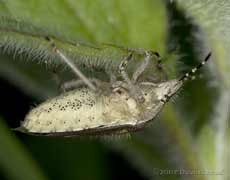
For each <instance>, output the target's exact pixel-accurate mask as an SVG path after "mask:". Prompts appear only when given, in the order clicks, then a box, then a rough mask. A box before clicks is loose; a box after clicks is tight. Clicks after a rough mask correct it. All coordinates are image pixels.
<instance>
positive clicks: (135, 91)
mask: <svg viewBox="0 0 230 180" xmlns="http://www.w3.org/2000/svg"><path fill="white" fill-rule="evenodd" d="M132 56H133V55H132V53H129V55H128V56H127V57H126V58H125V59H124V60H123V61H122V62H121V63H120V65H119V73H120V74H121V76H122V78H123V79H124V81H125V82H126V83H127V86H128V89H129V91H130V94H131V95H132V96H133V97H134V98H135V99H136V100H137V101H139V102H143V101H144V97H143V94H142V92H141V90H140V89H139V87H138V86H135V85H134V84H133V82H132V81H131V80H130V78H129V76H128V74H127V73H126V71H125V69H126V67H127V65H128V62H129V60H131V59H132Z"/></svg>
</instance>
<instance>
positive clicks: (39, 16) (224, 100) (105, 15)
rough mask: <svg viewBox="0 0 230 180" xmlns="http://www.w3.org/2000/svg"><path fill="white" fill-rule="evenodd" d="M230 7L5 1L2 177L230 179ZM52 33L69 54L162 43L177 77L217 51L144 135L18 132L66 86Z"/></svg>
mask: <svg viewBox="0 0 230 180" xmlns="http://www.w3.org/2000/svg"><path fill="white" fill-rule="evenodd" d="M228 8H230V3H229V2H228V1H227V0H220V1H212V2H211V1H208V0H204V1H198V0H195V1H192V0H187V1H185V0H184V1H183V0H177V1H166V0H165V1H163V0H143V1H139V0H108V1H105V0H94V1H92V0H78V1H75V0H49V1H45V0H20V1H16V0H0V100H1V103H0V179H15V180H19V179H22V180H27V179H28V180H30V179H33V180H36V179H38V180H43V179H89V180H94V179H95V180H97V179H100V180H101V179H118V178H119V179H128V178H130V179H208V180H209V179H218V180H219V179H220V180H221V179H226V180H227V179H229V178H230V176H229V174H228V171H227V170H229V168H230V167H229V162H230V155H229V154H230V153H229V149H230V148H229V144H230V143H229V142H230V141H229V132H230V131H229V114H230V107H229V104H230V93H229V88H230V82H229V78H230V76H229V72H230V63H229V44H230V43H229V37H230V33H229V29H230V28H229V27H228V26H229V25H230V23H229V22H228V21H229V20H228V19H229V17H230V12H229V11H228ZM47 35H49V36H51V37H56V38H58V39H60V40H62V42H63V43H62V44H61V43H60V45H63V50H66V51H67V50H68V43H69V42H73V43H78V42H82V43H87V44H92V45H95V46H96V47H97V46H100V44H102V43H110V44H116V45H122V46H124V47H132V48H146V49H153V50H156V51H158V52H159V53H160V54H161V55H162V57H163V62H164V67H165V68H166V70H167V72H176V74H177V75H180V74H183V72H185V71H186V70H190V69H191V68H192V67H193V66H194V65H196V64H197V63H198V62H200V61H201V60H202V59H203V58H204V57H205V55H206V54H207V53H208V52H209V51H212V54H213V56H212V59H211V61H210V62H209V63H208V64H207V66H206V67H204V68H203V69H202V70H201V71H199V73H198V77H197V78H196V80H194V81H191V82H189V83H187V84H186V86H185V87H184V88H183V90H182V91H181V92H180V93H179V97H177V98H176V99H175V100H174V101H173V102H170V103H169V104H168V105H167V106H166V107H165V109H164V111H163V112H162V113H161V115H160V116H159V117H158V118H156V119H155V120H154V122H153V123H152V124H151V125H150V126H149V127H146V128H145V129H144V130H143V131H141V132H136V133H131V134H129V135H124V136H115V135H114V136H109V137H108V136H106V137H81V138H47V137H33V136H29V135H25V134H20V133H15V132H12V131H11V128H14V127H17V126H19V124H20V121H22V120H23V118H24V117H25V115H26V113H27V112H28V111H29V110H30V109H31V107H33V106H34V105H36V104H38V103H40V102H42V101H44V100H45V99H47V98H48V97H52V96H55V95H57V94H58V93H59V91H58V87H57V85H56V84H55V82H54V80H53V79H52V63H54V62H53V61H55V58H53V57H52V56H51V55H50V54H51V53H50V49H49V48H47V47H46V45H45V42H44V38H43V37H44V36H47ZM33 36H34V37H33ZM35 37H40V38H35ZM66 44H67V45H66ZM76 49H77V47H76ZM80 53H81V52H80ZM107 55H108V54H106V53H105V57H106V56H107ZM46 60H50V62H51V65H49V64H47V61H46ZM74 60H75V61H76V62H77V61H79V60H78V59H74ZM114 63H115V62H114ZM66 71H67V69H63V70H62V72H61V73H62V74H63V76H64V77H63V78H64V79H67V77H68V73H67V72H66ZM91 73H92V75H93V76H94V75H95V74H96V73H95V74H94V72H91ZM168 74H169V77H170V78H173V77H175V76H176V75H175V73H168ZM179 171H180V173H178V172H179Z"/></svg>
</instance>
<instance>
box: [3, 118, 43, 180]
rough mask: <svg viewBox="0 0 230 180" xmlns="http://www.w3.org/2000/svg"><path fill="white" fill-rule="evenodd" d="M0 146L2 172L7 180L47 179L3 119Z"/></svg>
mask: <svg viewBox="0 0 230 180" xmlns="http://www.w3.org/2000/svg"><path fill="white" fill-rule="evenodd" d="M0 144H1V148H0V170H1V171H2V172H3V174H4V176H5V177H6V178H7V179H12V180H13V179H15V180H20V179H21V180H24V179H34V180H45V179H47V178H46V177H45V176H44V174H43V173H42V172H41V170H40V168H39V166H38V165H37V164H36V163H35V161H34V160H33V159H32V158H31V156H30V153H29V152H27V150H26V149H25V147H23V145H22V144H21V143H20V141H18V139H17V138H16V137H15V136H14V135H13V134H12V132H10V130H9V127H7V126H6V125H5V123H4V122H3V120H2V119H0Z"/></svg>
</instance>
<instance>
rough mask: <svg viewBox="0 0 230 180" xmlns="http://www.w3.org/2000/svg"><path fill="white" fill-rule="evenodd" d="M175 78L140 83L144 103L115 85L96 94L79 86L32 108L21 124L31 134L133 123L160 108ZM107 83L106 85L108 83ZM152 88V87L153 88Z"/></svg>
mask: <svg viewBox="0 0 230 180" xmlns="http://www.w3.org/2000/svg"><path fill="white" fill-rule="evenodd" d="M176 82H178V81H177V80H174V81H169V82H167V83H166V82H165V83H160V84H159V85H158V86H156V85H155V84H154V85H152V84H151V83H150V84H148V85H142V86H143V87H141V88H142V89H143V91H144V92H145V102H144V103H142V104H139V103H137V102H136V100H135V99H134V98H133V97H131V96H130V94H129V92H128V91H127V90H125V89H122V88H121V89H119V88H117V90H116V91H111V92H110V93H108V94H106V95H105V94H97V93H95V92H93V91H91V90H90V89H88V88H79V89H75V90H72V91H69V92H66V93H64V94H62V95H60V96H58V97H55V98H53V99H49V100H47V101H46V102H44V103H42V104H40V105H39V106H38V107H36V108H34V109H32V110H31V111H30V112H29V113H28V115H27V116H26V118H25V121H24V122H22V124H21V126H22V127H23V128H25V129H26V130H27V131H28V132H32V133H57V132H73V131H74V132H75V131H82V130H88V129H96V128H98V127H108V128H111V127H118V126H122V125H132V126H136V125H138V124H141V123H145V122H147V121H149V120H151V119H153V118H154V117H155V116H156V115H157V114H158V113H159V111H160V110H161V109H162V107H163V105H164V104H163V103H162V102H161V98H163V97H164V93H166V94H169V92H171V93H175V92H176V91H177V90H178V88H179V87H180V86H181V85H179V86H177V88H176V89H171V87H172V86H173V85H176ZM108 86H109V84H108ZM154 88H155V89H154Z"/></svg>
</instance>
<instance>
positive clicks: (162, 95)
mask: <svg viewBox="0 0 230 180" xmlns="http://www.w3.org/2000/svg"><path fill="white" fill-rule="evenodd" d="M47 40H48V41H50V42H51V44H52V47H53V50H54V51H55V53H57V54H58V55H59V56H60V58H61V59H62V60H63V61H64V62H65V63H66V64H67V65H68V66H69V67H70V68H71V69H72V70H73V72H74V73H75V74H76V75H77V76H78V77H79V80H76V81H72V82H69V83H66V84H65V85H64V87H65V88H67V89H68V88H73V87H74V89H73V90H69V91H67V92H65V93H63V94H61V95H59V96H57V97H54V98H52V99H49V100H47V101H45V102H43V103H42V104H40V105H38V106H37V107H36V108H34V109H32V110H31V111H30V112H29V113H28V114H27V115H26V117H25V120H24V121H23V122H22V123H21V126H20V127H19V128H17V129H16V130H19V131H21V132H26V133H29V134H33V135H44V136H78V135H98V134H116V133H126V132H131V131H136V130H139V129H142V128H143V127H145V126H146V125H147V124H148V123H150V122H151V121H152V120H153V119H154V117H156V116H157V115H158V114H159V113H160V111H161V110H162V109H163V107H164V105H165V104H166V103H167V102H168V101H169V100H170V98H171V97H172V96H173V95H174V94H175V93H177V92H178V90H179V89H180V88H181V87H182V86H183V85H184V83H185V82H186V81H187V80H188V79H190V78H191V77H192V76H193V75H194V74H195V72H196V71H197V70H198V69H200V68H201V67H202V66H203V65H204V64H205V63H206V62H207V61H208V59H209V58H210V56H211V53H209V54H208V55H207V56H206V57H205V59H204V61H202V62H201V63H200V64H198V65H197V66H196V67H195V68H193V69H192V70H191V71H190V72H188V73H186V74H185V75H183V76H182V77H180V78H176V79H172V80H168V81H163V82H158V83H156V82H152V81H150V80H148V81H147V80H146V81H144V80H139V77H140V76H141V75H142V73H143V72H144V71H145V69H146V67H147V66H148V65H149V62H150V60H151V58H152V56H156V57H159V54H158V53H156V52H152V51H145V52H144V54H145V58H144V59H143V62H142V63H141V65H140V66H138V67H137V69H136V70H135V71H134V73H133V75H132V77H131V78H130V77H129V76H128V74H127V72H126V68H127V66H128V64H129V61H130V60H131V59H132V52H131V53H129V54H128V56H127V57H125V58H124V59H123V61H121V63H120V65H119V68H118V72H119V74H120V76H121V80H117V79H116V77H114V75H113V74H112V75H111V78H110V79H111V80H110V82H104V81H101V80H99V79H93V78H91V79H89V78H87V77H85V75H84V74H83V73H82V72H81V71H80V70H79V69H78V68H77V66H76V65H75V64H74V63H72V61H71V60H70V59H68V58H67V57H66V56H65V55H64V54H63V53H62V52H61V51H60V50H59V49H58V48H57V47H56V46H55V44H54V43H53V42H52V40H51V39H50V38H47Z"/></svg>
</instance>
